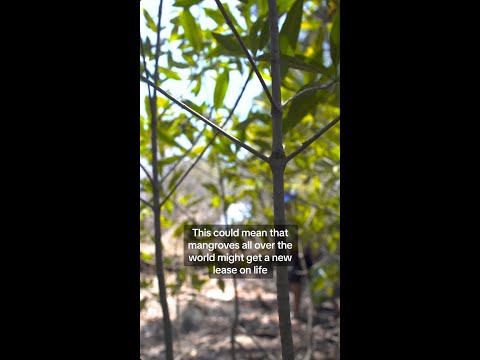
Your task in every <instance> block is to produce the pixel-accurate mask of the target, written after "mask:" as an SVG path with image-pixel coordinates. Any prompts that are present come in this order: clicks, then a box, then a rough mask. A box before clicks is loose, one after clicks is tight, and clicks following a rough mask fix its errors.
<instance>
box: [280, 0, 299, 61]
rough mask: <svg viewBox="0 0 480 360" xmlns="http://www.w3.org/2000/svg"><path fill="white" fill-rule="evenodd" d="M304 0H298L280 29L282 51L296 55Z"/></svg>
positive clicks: (282, 52)
mask: <svg viewBox="0 0 480 360" xmlns="http://www.w3.org/2000/svg"><path fill="white" fill-rule="evenodd" d="M302 10H303V0H296V1H295V3H294V4H293V5H292V7H291V8H290V10H289V11H288V13H287V17H286V19H285V22H284V23H283V26H282V30H281V31H280V53H281V54H285V55H290V56H293V55H295V50H296V48H297V40H298V35H299V34H300V24H301V23H302V13H303V11H302Z"/></svg>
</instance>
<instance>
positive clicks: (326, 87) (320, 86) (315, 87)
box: [282, 81, 335, 107]
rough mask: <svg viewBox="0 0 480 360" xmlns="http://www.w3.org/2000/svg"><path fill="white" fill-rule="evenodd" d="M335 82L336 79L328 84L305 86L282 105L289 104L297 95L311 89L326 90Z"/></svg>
mask: <svg viewBox="0 0 480 360" xmlns="http://www.w3.org/2000/svg"><path fill="white" fill-rule="evenodd" d="M333 84H335V81H331V82H329V83H328V84H323V85H316V86H311V87H308V88H305V89H303V90H300V91H299V92H297V93H296V94H295V95H293V96H292V97H291V98H289V99H287V100H285V101H284V102H283V103H282V107H285V106H287V104H288V103H290V102H292V101H293V100H295V99H296V98H297V97H299V96H301V95H303V94H305V93H307V92H310V91H318V90H326V89H328V88H329V87H330V86H332V85H333Z"/></svg>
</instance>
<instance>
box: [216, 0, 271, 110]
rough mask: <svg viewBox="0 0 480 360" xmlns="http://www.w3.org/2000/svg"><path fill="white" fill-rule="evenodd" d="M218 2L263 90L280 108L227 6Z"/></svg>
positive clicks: (217, 0)
mask: <svg viewBox="0 0 480 360" xmlns="http://www.w3.org/2000/svg"><path fill="white" fill-rule="evenodd" d="M215 2H216V3H217V6H218V8H219V9H220V12H221V13H222V15H223V17H224V18H225V21H226V22H227V25H228V26H229V27H230V29H231V30H232V32H233V34H234V35H235V37H236V38H237V40H238V42H239V44H240V46H241V47H242V50H243V52H244V53H245V55H247V58H248V61H249V62H250V64H251V65H252V68H253V71H255V74H256V75H257V78H258V80H260V83H261V84H262V87H263V90H265V93H266V94H267V97H268V100H270V103H271V104H272V105H273V106H275V107H276V108H277V109H279V110H280V104H277V103H276V102H275V100H273V97H272V94H271V93H270V90H268V87H267V84H265V81H264V80H263V78H262V75H260V71H258V67H257V65H256V64H255V61H254V60H253V58H252V56H251V55H250V52H249V51H248V49H247V47H246V46H245V43H244V42H243V40H242V38H241V37H240V34H239V33H238V31H237V29H235V26H234V25H233V23H232V20H230V17H229V16H228V14H227V12H226V11H225V8H224V7H223V5H222V3H221V2H220V0H215Z"/></svg>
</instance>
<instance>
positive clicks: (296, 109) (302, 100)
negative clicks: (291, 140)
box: [282, 91, 321, 134]
mask: <svg viewBox="0 0 480 360" xmlns="http://www.w3.org/2000/svg"><path fill="white" fill-rule="evenodd" d="M320 97H321V94H319V93H318V92H315V91H312V92H308V93H305V94H304V95H303V96H301V97H298V98H296V99H294V100H293V101H292V102H291V105H290V107H289V109H288V113H287V116H286V117H285V119H284V120H283V123H282V128H283V133H284V134H286V133H287V132H288V131H290V130H291V129H293V128H294V127H295V126H296V125H297V124H298V123H299V122H300V121H301V120H302V119H303V118H304V116H305V115H307V114H308V113H310V112H312V111H313V110H315V106H316V105H317V103H318V102H319V100H320Z"/></svg>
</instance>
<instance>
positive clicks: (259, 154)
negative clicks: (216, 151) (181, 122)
mask: <svg viewBox="0 0 480 360" xmlns="http://www.w3.org/2000/svg"><path fill="white" fill-rule="evenodd" d="M140 77H141V78H142V80H143V81H144V82H146V83H147V84H148V85H150V86H151V87H153V88H154V89H155V90H157V91H158V92H160V93H161V94H162V95H164V96H166V97H167V98H168V99H170V100H172V101H173V102H174V103H175V104H177V105H178V106H180V107H181V108H182V109H184V110H186V111H188V112H189V113H190V114H192V115H193V116H195V117H196V118H198V119H199V120H201V121H203V122H204V123H205V124H207V125H208V126H210V127H211V128H213V129H214V130H215V131H217V133H220V134H222V135H223V136H225V137H226V138H227V139H230V140H231V141H232V142H234V143H235V144H237V145H239V146H241V147H243V148H244V149H245V150H247V151H249V152H250V153H252V154H253V155H255V156H256V157H258V158H259V159H262V160H263V161H265V162H268V161H269V160H268V158H267V157H266V156H265V155H263V154H261V153H259V152H258V151H257V150H255V149H254V148H252V147H250V146H248V145H247V144H245V143H244V142H243V141H241V140H238V139H237V138H236V137H235V136H232V135H230V134H229V133H227V132H226V131H225V130H223V129H222V128H221V127H219V126H218V125H215V124H214V123H213V122H212V121H210V120H208V119H207V118H205V117H203V116H202V115H200V114H199V113H197V112H196V111H195V110H193V109H191V108H190V107H188V106H187V105H185V104H184V103H182V102H181V101H179V100H177V99H176V98H174V97H173V96H172V95H170V94H169V93H167V92H166V91H165V90H163V89H162V88H160V87H158V86H157V85H155V84H154V83H153V82H151V81H150V80H148V79H147V78H146V77H145V76H143V75H141V76H140Z"/></svg>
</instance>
